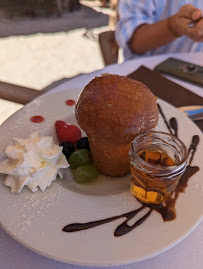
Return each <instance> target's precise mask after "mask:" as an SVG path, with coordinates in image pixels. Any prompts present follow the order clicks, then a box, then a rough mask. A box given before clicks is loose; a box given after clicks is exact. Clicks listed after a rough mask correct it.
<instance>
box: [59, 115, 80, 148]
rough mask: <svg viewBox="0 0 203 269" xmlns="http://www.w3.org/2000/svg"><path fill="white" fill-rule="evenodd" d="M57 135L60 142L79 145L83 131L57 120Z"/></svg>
mask: <svg viewBox="0 0 203 269" xmlns="http://www.w3.org/2000/svg"><path fill="white" fill-rule="evenodd" d="M55 128H56V133H57V136H58V140H59V142H60V143H61V142H70V143H72V144H75V143H77V141H78V140H79V139H80V138H81V130H80V129H79V128H78V127H77V126H75V125H72V124H67V123H66V122H65V121H62V120H57V121H56V122H55Z"/></svg>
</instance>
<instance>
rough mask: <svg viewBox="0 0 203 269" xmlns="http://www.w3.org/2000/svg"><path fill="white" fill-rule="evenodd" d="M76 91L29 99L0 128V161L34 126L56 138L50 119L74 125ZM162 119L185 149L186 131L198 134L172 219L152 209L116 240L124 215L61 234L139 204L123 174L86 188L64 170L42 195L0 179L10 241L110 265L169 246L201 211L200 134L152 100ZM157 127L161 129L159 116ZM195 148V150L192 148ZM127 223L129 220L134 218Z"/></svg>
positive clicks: (1, 220) (2, 220)
mask: <svg viewBox="0 0 203 269" xmlns="http://www.w3.org/2000/svg"><path fill="white" fill-rule="evenodd" d="M79 92H80V89H73V90H67V91H61V92H57V93H53V94H48V95H45V96H42V97H39V98H38V99H36V100H34V101H33V102H31V103H30V104H28V105H26V106H25V107H24V108H23V109H21V110H20V111H18V112H17V113H15V114H14V115H12V116H11V117H10V118H9V119H8V120H7V121H6V122H5V123H3V125H2V126H1V127H0V161H2V160H3V159H4V158H5V156H4V154H3V149H5V148H6V147H7V146H8V145H9V144H10V143H11V138H13V137H20V138H25V137H27V136H28V135H29V134H30V132H32V131H36V130H38V131H39V133H40V135H53V136H54V139H55V142H56V143H58V142H57V139H56V135H55V130H54V123H55V121H56V120H65V121H67V122H70V123H72V124H77V123H76V120H75V117H74V106H73V107H68V106H67V105H66V104H65V101H66V100H67V99H74V100H76V99H77V96H78V94H79ZM158 103H159V104H160V105H161V107H162V109H163V111H164V113H165V114H166V115H167V118H168V119H169V118H170V117H176V118H177V119H178V123H179V137H180V138H181V139H182V140H183V141H184V142H185V144H186V146H187V147H188V146H189V145H190V143H191V138H192V136H193V135H199V136H200V144H199V145H198V148H197V152H196V154H195V156H194V160H193V163H192V165H197V166H199V167H200V171H199V172H198V173H196V174H195V175H194V176H193V177H192V178H191V179H190V181H189V184H188V187H187V188H186V191H185V193H180V195H179V198H178V200H177V203H176V210H177V217H176V219H175V220H174V221H171V222H165V223H164V222H163V220H162V218H161V216H160V214H158V213H157V212H155V211H153V212H152V214H151V216H150V217H149V218H148V219H147V220H146V221H145V222H144V223H143V224H142V225H140V226H139V227H138V228H136V229H134V230H133V231H131V232H130V233H128V234H126V235H123V236H121V237H115V236H114V230H115V229H116V227H117V226H118V225H119V224H121V223H122V222H123V221H124V220H125V218H122V219H118V220H115V221H112V222H110V223H107V224H104V225H101V226H98V227H95V228H92V229H89V230H85V231H80V232H75V233H64V232H62V228H63V227H64V226H65V225H67V224H70V223H73V222H89V221H94V220H100V219H104V218H107V217H112V216H115V215H120V214H122V213H126V212H129V211H131V210H134V209H136V208H138V207H139V206H140V204H139V202H137V201H136V199H135V198H133V196H132V195H131V194H130V191H129V179H130V177H129V176H126V177H125V178H106V177H102V176H100V177H99V179H98V180H97V181H96V182H95V183H92V184H90V185H77V184H76V183H74V181H73V180H72V179H71V176H70V174H69V173H68V172H67V173H66V175H65V178H64V179H63V180H60V179H57V180H56V181H55V182H54V183H53V184H52V185H51V186H50V187H49V188H48V189H47V190H46V191H45V192H44V193H42V192H41V191H38V192H36V193H31V192H30V191H29V190H28V189H27V188H24V189H23V191H22V192H21V193H20V194H11V193H10V190H9V188H8V187H5V186H4V184H3V179H4V176H2V175H1V176H0V197H1V198H0V224H1V226H2V228H3V229H4V230H5V231H6V232H7V233H8V234H9V235H10V236H12V237H13V238H14V239H15V240H17V241H18V242H20V243H21V244H23V245H24V246H26V247H28V248H29V249H31V250H33V251H35V252H37V253H39V254H41V255H44V256H46V257H49V258H52V259H55V260H58V261H63V262H67V263H71V264H78V265H90V266H111V265H121V264H128V263H133V262H136V261H140V260H144V259H146V258H149V257H152V256H154V255H157V254H159V253H161V252H163V251H165V250H167V249H169V248H170V247H172V246H174V245H175V244H177V243H178V242H179V241H181V240H182V239H183V238H185V237H186V236H187V235H188V234H189V233H190V232H191V231H192V230H193V229H194V228H195V227H196V226H197V225H198V223H200V221H201V219H202V215H203V207H202V206H201V205H202V203H203V180H202V176H203V163H202V158H203V151H202V144H203V139H202V138H203V137H202V133H201V131H200V130H199V129H198V128H197V127H196V126H195V124H194V123H193V122H192V121H190V120H189V119H188V118H187V117H186V116H185V115H184V114H183V113H182V112H180V111H178V110H177V109H175V108H174V107H172V106H171V105H169V104H167V103H165V102H163V101H161V100H158ZM34 115H41V116H43V117H44V118H45V121H44V122H42V123H38V124H37V123H32V122H31V121H30V117H31V116H34ZM157 129H159V130H163V131H167V129H166V127H165V124H164V122H163V120H162V118H161V117H160V120H159V124H158V127H157ZM200 149H201V150H200ZM140 216H141V215H139V216H137V217H135V219H133V220H132V221H131V224H133V223H134V222H135V221H136V219H137V218H138V217H140Z"/></svg>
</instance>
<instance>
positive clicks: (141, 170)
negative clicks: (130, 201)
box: [129, 131, 187, 205]
mask: <svg viewBox="0 0 203 269" xmlns="http://www.w3.org/2000/svg"><path fill="white" fill-rule="evenodd" d="M129 157H130V171H131V192H132V194H133V195H134V196H135V197H136V198H137V199H138V200H139V201H140V202H141V203H143V204H146V205H160V204H162V203H164V202H165V201H166V200H167V199H168V198H170V196H171V194H172V193H173V191H174V190H175V188H176V186H177V184H178V181H179V179H180V177H181V176H182V174H183V173H184V171H185V169H186V166H187V148H186V146H185V145H184V143H183V142H182V141H181V140H180V139H179V138H177V137H176V136H174V135H171V134H168V133H164V132H155V131H151V132H147V133H143V134H140V135H138V136H136V137H135V138H134V140H133V141H132V144H131V148H130V151H129Z"/></svg>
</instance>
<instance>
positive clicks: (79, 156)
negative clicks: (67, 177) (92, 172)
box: [68, 149, 92, 169]
mask: <svg viewBox="0 0 203 269" xmlns="http://www.w3.org/2000/svg"><path fill="white" fill-rule="evenodd" d="M68 162H69V164H70V168H71V169H76V168H77V167H79V166H81V165H89V164H91V162H92V160H91V155H90V152H89V151H88V150H87V149H78V150H76V151H74V152H73V153H72V154H71V155H70V157H69V159H68Z"/></svg>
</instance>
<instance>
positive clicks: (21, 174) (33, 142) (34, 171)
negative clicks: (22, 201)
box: [0, 132, 69, 193]
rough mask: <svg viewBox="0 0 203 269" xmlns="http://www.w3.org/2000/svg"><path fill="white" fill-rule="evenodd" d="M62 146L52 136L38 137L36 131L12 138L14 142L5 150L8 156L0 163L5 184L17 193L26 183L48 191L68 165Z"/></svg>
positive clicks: (32, 189)
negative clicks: (22, 136) (24, 136)
mask: <svg viewBox="0 0 203 269" xmlns="http://www.w3.org/2000/svg"><path fill="white" fill-rule="evenodd" d="M62 149H63V148H62V147H60V146H59V145H56V144H55V143H54V141H53V137H52V136H42V137H39V135H38V133H37V132H34V133H31V135H30V136H29V137H28V138H26V139H21V138H13V145H11V146H8V147H7V148H6V149H5V154H6V156H7V157H8V159H6V160H4V161H3V162H1V163H0V173H2V174H7V176H6V179H5V181H4V184H5V185H6V186H8V187H11V192H15V193H19V192H20V191H21V190H22V188H23V187H24V186H27V187H28V188H29V189H30V190H31V191H32V192H35V191H37V190H38V189H41V190H42V191H45V190H46V188H47V187H49V186H50V185H51V183H52V182H53V181H54V180H56V177H57V175H59V177H60V178H63V174H62V169H61V168H67V167H69V164H68V161H67V160H66V157H65V156H64V154H63V153H62Z"/></svg>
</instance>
